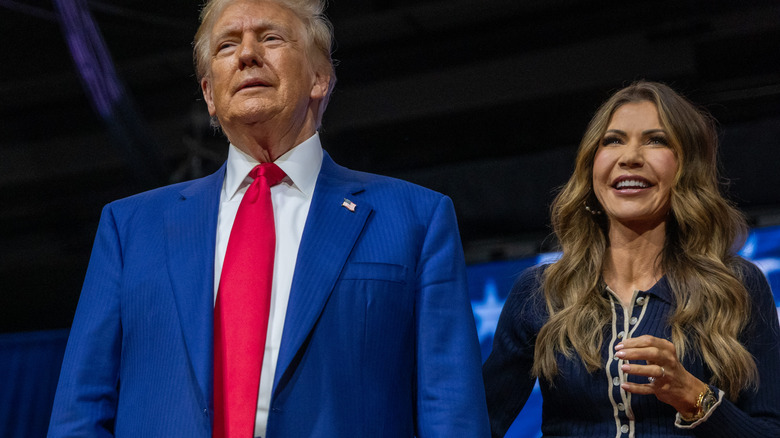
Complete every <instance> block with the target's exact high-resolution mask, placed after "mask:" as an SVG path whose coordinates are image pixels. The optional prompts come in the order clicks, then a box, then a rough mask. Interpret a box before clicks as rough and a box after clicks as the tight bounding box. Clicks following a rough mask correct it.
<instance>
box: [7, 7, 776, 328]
mask: <svg viewBox="0 0 780 438" xmlns="http://www.w3.org/2000/svg"><path fill="white" fill-rule="evenodd" d="M329 3H330V6H329V9H328V15H329V16H330V17H331V19H332V21H333V22H334V25H335V29H336V38H337V40H338V45H337V47H336V51H335V53H334V58H336V59H337V60H338V65H337V75H338V78H339V82H338V84H337V86H336V91H335V93H334V95H333V97H332V100H331V104H330V106H329V108H328V111H327V113H326V114H325V118H324V125H323V130H322V139H323V144H324V146H325V149H326V150H328V151H329V152H330V154H331V155H332V156H333V158H334V159H335V160H336V161H337V162H339V163H340V164H343V165H346V166H348V167H352V168H355V169H358V170H364V171H369V172H376V173H382V174H387V175H391V176H396V177H400V178H403V179H407V180H410V181H412V182H416V183H419V184H422V185H425V186H427V187H430V188H433V189H435V190H438V191H440V192H443V193H445V194H447V195H449V196H450V197H451V198H452V199H453V201H454V203H455V207H456V210H457V213H458V217H459V221H460V227H461V234H462V239H463V244H464V247H465V250H466V255H467V258H468V260H469V261H470V262H482V261H487V260H497V259H505V258H511V257H517V256H523V255H527V254H530V253H534V252H536V251H538V250H540V249H548V248H549V247H550V245H553V244H554V242H553V241H552V239H551V238H549V237H548V235H549V232H550V230H549V227H548V207H549V204H550V201H551V199H552V197H553V195H554V193H555V190H556V188H557V187H559V186H560V185H561V184H563V182H565V180H566V178H567V177H568V175H569V174H570V172H571V170H572V167H573V157H574V152H575V148H576V145H577V144H578V142H579V138H580V136H581V134H582V132H583V131H584V129H585V125H586V124H587V122H588V120H589V118H590V116H591V114H592V113H593V111H594V110H595V109H596V108H597V106H598V105H599V104H600V103H601V102H602V101H603V100H604V99H605V98H606V97H607V96H608V95H609V94H610V93H611V92H612V91H614V90H616V89H617V88H620V87H621V86H623V85H627V84H628V83H630V82H631V81H633V80H636V79H649V80H657V81H663V82H666V83H668V84H670V85H672V86H673V87H674V88H676V89H677V90H679V91H681V92H682V93H684V94H685V95H687V96H688V97H689V98H691V99H692V100H693V101H695V102H697V103H699V104H701V105H702V106H704V107H706V108H707V109H709V110H710V111H711V112H712V113H713V114H714V115H715V116H716V118H717V119H718V120H719V122H720V128H721V132H722V148H721V152H720V155H721V157H720V158H721V160H722V169H723V175H724V182H728V183H729V184H728V187H727V188H726V190H727V192H728V194H729V196H730V197H731V199H733V200H734V201H735V202H736V203H737V204H738V205H739V206H740V207H741V208H742V209H743V210H745V211H746V212H747V213H748V215H749V217H750V220H751V223H752V224H753V225H766V224H776V223H780V172H778V170H777V169H778V167H780V152H778V151H780V2H778V1H777V0H765V1H739V2H737V1H733V0H728V1H726V0H709V1H705V0H701V1H694V0H669V1H663V0H662V1H638V2H626V1H623V2H617V1H599V0H587V1H584V0H568V1H567V0H512V1H509V0H444V1H430V0H330V2H329ZM198 9H199V2H198V1H187V0H157V1H151V0H102V1H86V0H0V41H2V43H1V44H2V46H1V47H2V49H1V50H2V52H0V53H1V54H2V56H1V57H0V119H1V120H2V125H1V126H2V131H0V157H1V158H0V193H2V211H1V212H0V275H1V276H2V279H1V281H2V283H0V284H2V285H3V286H2V289H3V290H2V294H1V295H0V296H1V297H2V298H0V331H20V330H37V329H49V328H60V327H68V326H69V325H70V321H71V319H72V316H73V311H74V310H75V305H76V300H77V298H78V294H79V290H80V287H81V282H82V280H83V276H84V272H85V270H86V265H87V260H88V257H89V252H90V249H91V245H92V239H93V236H94V232H95V229H96V226H97V221H98V218H99V215H100V209H101V207H102V206H103V205H104V204H106V203H107V202H110V201H111V200H114V199H117V198H120V197H124V196H127V195H130V194H132V193H136V192H138V191H140V190H144V189H147V188H152V187H156V186H159V185H163V184H167V183H169V182H175V181H181V180H184V179H189V178H193V177H197V176H201V175H204V174H206V173H209V172H211V171H213V170H215V169H216V168H217V167H218V166H219V165H220V164H221V161H222V160H223V159H224V157H225V155H226V141H225V139H224V138H223V137H222V136H221V135H220V134H219V133H214V132H213V131H212V129H211V128H209V126H208V116H207V113H206V111H205V105H204V104H203V102H202V101H201V97H200V91H199V87H198V84H197V83H196V80H195V78H194V73H193V68H192V61H191V41H192V36H193V35H194V33H195V29H196V27H197V15H198ZM79 11H81V13H79ZM85 11H87V12H88V13H84V12H85ZM74 14H75V15H74ZM68 20H70V21H68ZM90 24H94V26H93V27H90V26H89V25H90ZM65 35H68V38H66V36H65ZM79 38H81V39H80V40H79ZM68 41H71V45H69V44H68ZM79 41H80V42H79ZM103 42H104V43H103ZM79 44H80V46H79ZM72 47H81V49H83V50H82V52H79V51H75V52H76V53H77V54H79V55H80V56H81V57H82V58H77V59H80V61H74V56H73V55H72V54H73V53H74V51H73V50H71V48H72ZM85 57H86V58H85ZM90 57H91V58H90ZM85 59H87V60H88V59H92V60H93V61H94V62H97V63H94V62H93V64H89V62H87V61H85ZM85 66H86V67H85ZM104 76H107V77H111V78H113V79H114V82H111V84H112V85H113V86H114V88H113V89H111V88H110V87H109V94H110V93H111V92H113V93H114V94H112V95H111V96H113V97H114V100H111V99H108V100H109V101H111V102H113V106H111V105H109V106H108V107H106V106H105V102H102V103H101V101H100V100H99V99H95V98H93V96H95V95H96V94H95V91H94V90H95V89H90V88H89V87H90V86H93V87H94V86H95V85H94V84H93V82H94V79H95V77H104ZM85 77H86V78H91V79H88V80H85V79H84V78H85ZM105 85H106V84H103V86H105ZM88 90H91V91H88ZM111 90H113V91H111ZM104 92H105V90H104ZM97 95H99V93H98V94H97ZM104 97H105V96H104ZM109 97H110V96H109Z"/></svg>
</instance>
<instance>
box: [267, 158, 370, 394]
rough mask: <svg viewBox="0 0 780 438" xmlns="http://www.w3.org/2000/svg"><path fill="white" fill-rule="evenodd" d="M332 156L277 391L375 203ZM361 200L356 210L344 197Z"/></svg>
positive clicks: (314, 210) (292, 304) (317, 195)
mask: <svg viewBox="0 0 780 438" xmlns="http://www.w3.org/2000/svg"><path fill="white" fill-rule="evenodd" d="M348 173H349V171H348V170H347V169H345V168H343V167H340V166H338V165H337V164H335V163H334V162H333V160H332V159H331V158H330V157H329V156H328V155H327V153H326V154H325V155H324V157H323V161H322V169H321V170H320V175H319V177H318V178H317V185H316V187H315V190H314V195H313V198H312V202H311V207H310V209H309V215H308V217H307V218H306V225H305V226H304V230H303V236H302V238H301V245H300V247H299V249H298V257H297V261H296V264H295V273H294V275H293V282H292V286H291V288H290V300H289V303H288V305H287V316H286V318H285V322H284V331H283V332H282V333H283V334H282V342H281V346H280V349H279V358H278V362H277V366H276V373H275V375H274V393H276V392H277V391H278V388H277V386H278V385H279V382H280V381H286V379H287V378H289V374H290V373H292V372H293V370H292V369H291V368H290V364H291V363H292V361H293V359H294V358H295V356H296V354H297V353H298V350H300V348H301V346H302V345H303V344H304V341H305V340H306V338H307V337H308V336H309V333H310V332H311V330H312V328H313V327H314V325H315V323H316V321H317V319H318V318H319V316H320V314H321V313H322V310H323V308H324V306H325V304H326V302H327V300H328V297H329V296H330V294H331V291H332V290H333V286H334V285H335V283H336V280H337V279H338V277H339V274H340V273H341V270H342V268H343V267H344V264H345V263H346V260H347V257H348V256H349V254H350V252H351V251H352V248H353V247H354V245H355V242H356V241H357V239H358V236H359V235H360V232H361V231H362V230H363V227H364V225H365V223H366V220H367V219H368V217H369V215H370V213H371V211H372V208H371V206H370V205H369V204H368V203H367V202H365V201H362V200H359V199H357V200H356V198H355V197H354V195H355V194H357V193H359V192H362V191H363V187H362V185H361V184H360V183H359V182H357V181H355V178H354V177H351V178H350V175H349V174H348ZM345 198H347V199H350V200H351V201H354V202H355V204H356V207H355V210H354V212H353V211H350V210H349V209H348V208H345V207H344V206H342V203H343V202H344V199H345Z"/></svg>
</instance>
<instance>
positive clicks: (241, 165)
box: [222, 132, 322, 200]
mask: <svg viewBox="0 0 780 438" xmlns="http://www.w3.org/2000/svg"><path fill="white" fill-rule="evenodd" d="M274 163H276V165H277V166H279V167H280V168H281V169H282V170H283V171H284V173H286V174H287V177H286V178H285V179H284V180H282V182H286V183H287V184H289V185H290V186H291V187H294V188H296V189H298V190H299V191H300V192H301V193H303V194H304V195H305V196H307V197H311V195H312V194H313V193H314V186H315V184H316V183H317V176H318V175H319V174H320V168H321V167H322V145H321V143H320V135H319V133H317V132H315V133H314V135H312V136H311V137H309V138H308V139H306V140H304V141H303V142H302V143H301V144H299V145H298V146H295V147H294V148H292V149H290V150H289V151H287V152H286V153H285V154H284V155H282V156H281V157H279V158H277V159H276V161H274ZM258 164H260V163H259V162H258V161H257V160H255V159H254V158H253V157H252V156H250V155H248V154H246V153H244V152H243V151H241V150H240V149H238V148H237V147H236V146H235V145H233V144H230V148H229V149H228V158H227V170H226V174H225V183H224V185H223V189H222V190H223V193H222V195H223V196H222V199H225V200H227V199H231V198H233V196H235V195H236V193H237V192H238V191H239V189H241V188H242V187H244V186H245V185H249V184H250V183H251V181H245V180H246V179H247V176H248V175H249V172H250V171H251V170H252V169H254V167H255V166H257V165H258Z"/></svg>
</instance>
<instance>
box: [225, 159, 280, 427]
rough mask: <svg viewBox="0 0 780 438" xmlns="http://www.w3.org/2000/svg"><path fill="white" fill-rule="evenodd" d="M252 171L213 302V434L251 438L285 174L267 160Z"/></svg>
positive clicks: (239, 207)
mask: <svg viewBox="0 0 780 438" xmlns="http://www.w3.org/2000/svg"><path fill="white" fill-rule="evenodd" d="M249 176H250V177H251V178H254V181H253V182H252V184H251V185H250V186H249V188H248V189H247V191H246V194H244V198H243V199H242V200H241V204H240V205H239V206H238V212H237V213H236V220H235V222H233V228H232V229H231V230H230V238H229V239H228V246H227V251H226V252H225V262H224V263H223V265H222V276H221V277H220V280H219V290H218V292H217V302H216V305H215V306H214V435H213V436H214V438H252V437H253V436H254V430H255V415H256V412H257V391H258V388H259V384H260V370H261V368H262V364H263V352H264V351H265V337H266V331H267V329H268V310H269V307H270V304H271V283H272V280H273V271H274V249H275V247H276V232H275V229H274V212H273V205H272V204H271V186H274V185H276V184H278V183H279V181H281V180H282V178H284V176H285V174H284V171H282V169H280V168H279V166H277V165H276V164H273V163H263V164H260V165H258V166H256V167H255V168H254V169H252V171H251V172H250V173H249Z"/></svg>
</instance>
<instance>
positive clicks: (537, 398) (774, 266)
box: [468, 226, 780, 438]
mask: <svg viewBox="0 0 780 438" xmlns="http://www.w3.org/2000/svg"><path fill="white" fill-rule="evenodd" d="M740 254H741V255H742V256H743V257H745V258H746V259H748V260H751V261H753V263H755V264H756V265H757V266H758V267H759V268H761V270H762V271H763V272H764V275H766V277H767V278H768V279H769V283H770V284H771V286H772V291H773V292H774V294H775V305H776V306H778V308H777V309H778V314H780V226H775V227H766V228H757V229H754V230H752V231H751V233H750V236H749V237H748V239H747V242H746V243H745V246H744V247H743V248H742V250H741V251H740ZM559 256H560V255H559V254H558V253H547V254H540V255H538V256H535V257H528V258H524V259H520V260H511V261H501V262H493V263H485V264H480V265H472V266H469V267H468V279H469V291H470V293H471V306H472V307H473V310H474V318H475V319H476V322H477V331H478V334H479V342H480V345H481V347H482V360H483V361H484V360H485V359H487V356H488V354H490V348H491V345H492V343H493V333H494V332H495V330H496V323H498V317H499V315H500V314H501V307H502V306H503V305H504V301H505V300H506V296H507V294H508V293H509V290H510V289H511V288H512V284H513V283H514V280H515V278H517V276H518V274H520V272H521V271H522V270H523V269H525V268H528V267H530V266H534V265H537V264H542V263H549V262H551V261H555V260H556V259H557V258H558V257H559ZM778 372H780V370H778ZM541 423H542V395H541V392H540V390H539V385H538V383H537V385H536V387H534V390H533V392H532V393H531V397H530V398H529V399H528V402H527V403H526V405H525V407H524V408H523V410H522V412H520V415H518V417H517V420H515V423H514V424H513V425H512V427H511V429H509V432H508V433H507V435H506V437H507V438H510V437H511V438H532V437H533V438H535V437H540V436H542V433H541V430H540V426H541Z"/></svg>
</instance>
